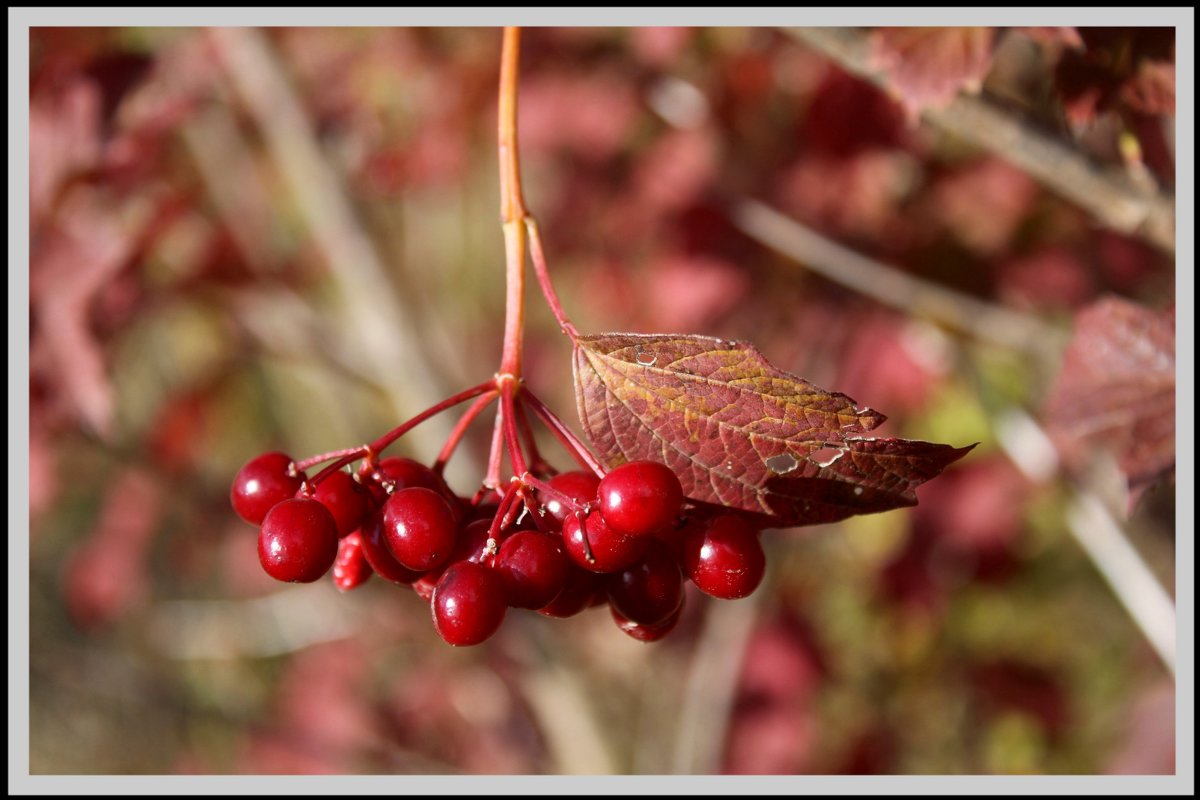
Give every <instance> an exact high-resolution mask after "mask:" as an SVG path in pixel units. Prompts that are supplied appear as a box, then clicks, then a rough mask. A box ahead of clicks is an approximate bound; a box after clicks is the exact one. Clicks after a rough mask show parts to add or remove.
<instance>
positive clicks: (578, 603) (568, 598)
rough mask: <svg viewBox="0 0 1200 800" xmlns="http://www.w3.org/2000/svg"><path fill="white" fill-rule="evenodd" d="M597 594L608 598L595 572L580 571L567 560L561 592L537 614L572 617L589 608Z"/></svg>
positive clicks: (601, 580) (602, 581)
mask: <svg viewBox="0 0 1200 800" xmlns="http://www.w3.org/2000/svg"><path fill="white" fill-rule="evenodd" d="M597 594H599V595H600V597H601V598H603V599H607V598H608V594H607V593H606V592H605V591H604V580H603V578H602V577H601V576H600V575H598V574H596V573H595V572H589V571H588V570H585V569H580V568H579V567H577V566H575V564H574V563H571V562H570V561H569V560H568V563H567V574H566V578H565V579H564V580H563V589H562V591H561V592H559V593H558V597H555V598H554V600H552V601H551V602H549V603H547V604H546V605H545V606H543V607H542V608H539V609H538V613H539V614H541V615H543V616H546V617H555V618H558V619H565V618H566V617H573V616H575V615H576V614H578V613H579V612H581V611H583V610H584V609H585V608H590V607H591V606H592V599H593V598H594V597H595V596H596V595H597Z"/></svg>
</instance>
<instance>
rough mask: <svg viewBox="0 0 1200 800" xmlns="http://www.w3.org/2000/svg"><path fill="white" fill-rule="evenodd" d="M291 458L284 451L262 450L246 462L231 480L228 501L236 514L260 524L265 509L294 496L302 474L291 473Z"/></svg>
mask: <svg viewBox="0 0 1200 800" xmlns="http://www.w3.org/2000/svg"><path fill="white" fill-rule="evenodd" d="M291 467H292V458H291V456H288V455H286V454H284V453H278V452H274V453H263V454H262V455H260V456H258V457H256V458H253V459H251V460H250V461H248V462H246V464H245V466H243V467H242V468H241V469H240V470H238V473H237V475H236V476H235V477H234V479H233V486H232V487H231V488H230V491H229V500H230V502H231V503H232V504H233V510H234V511H236V512H237V514H238V516H239V517H241V518H242V519H244V520H246V522H249V523H250V524H251V525H261V524H262V521H263V520H264V519H266V517H267V512H268V511H270V510H271V509H272V508H274V507H275V506H276V505H277V504H278V503H282V502H283V501H284V500H287V499H289V498H291V497H293V496H295V494H296V491H297V490H298V489H299V488H300V484H301V483H303V482H304V474H303V473H301V472H296V473H294V474H293V473H292V470H291Z"/></svg>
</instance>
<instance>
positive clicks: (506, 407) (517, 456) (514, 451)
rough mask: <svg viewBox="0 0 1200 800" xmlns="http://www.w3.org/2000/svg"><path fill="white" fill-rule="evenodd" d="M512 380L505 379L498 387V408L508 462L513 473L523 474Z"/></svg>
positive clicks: (523, 458)
mask: <svg viewBox="0 0 1200 800" xmlns="http://www.w3.org/2000/svg"><path fill="white" fill-rule="evenodd" d="M513 393H514V388H513V382H512V381H505V382H504V385H503V386H502V387H501V388H500V409H501V414H502V416H503V417H504V439H505V444H507V445H508V458H509V463H511V464H512V468H513V474H514V475H524V474H525V473H526V472H528V471H529V470H528V468H527V467H526V466H525V455H524V453H522V452H521V439H520V436H519V435H518V434H517V410H516V407H515V406H516V403H514V402H513Z"/></svg>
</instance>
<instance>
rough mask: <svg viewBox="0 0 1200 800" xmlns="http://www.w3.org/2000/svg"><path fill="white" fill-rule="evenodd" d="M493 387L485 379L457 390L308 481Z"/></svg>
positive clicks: (381, 447)
mask: <svg viewBox="0 0 1200 800" xmlns="http://www.w3.org/2000/svg"><path fill="white" fill-rule="evenodd" d="M495 388H496V381H495V380H494V379H492V380H486V381H484V382H483V383H481V384H479V385H478V386H472V387H471V388H470V389H464V390H463V391H461V392H459V393H458V394H456V395H453V396H451V397H447V398H446V399H445V400H443V401H442V402H440V403H438V404H436V405H433V406H430V407H429V408H427V409H425V410H424V411H422V412H421V413H420V414H417V415H416V416H415V417H413V418H412V419H410V420H408V421H407V422H405V423H404V424H403V425H400V426H399V427H396V428H393V429H392V430H390V431H388V432H387V433H385V434H384V435H383V436H380V437H379V438H378V439H376V440H375V441H373V442H371V443H370V444H369V445H365V446H363V447H355V448H352V449H350V450H348V451H346V455H344V456H341V457H340V458H338V459H337V460H336V461H334V462H333V463H332V464H330V465H329V466H327V467H325V469H323V470H321V471H320V472H318V473H317V475H316V477H314V478H313V479H312V480H311V481H310V483H312V485H313V486H316V485H317V484H318V483H320V482H321V481H323V480H325V478H326V477H328V476H329V475H332V474H333V473H334V472H336V471H338V470H339V469H341V468H342V467H344V466H346V465H347V464H349V463H351V462H353V461H355V460H356V459H359V458H362V457H363V456H368V455H371V454H373V453H375V454H377V453H380V452H381V451H383V450H385V449H386V448H387V446H388V445H390V444H391V443H392V442H394V441H396V440H397V439H399V438H400V437H401V436H403V435H404V434H406V433H408V432H409V431H410V430H412V429H413V428H415V427H417V426H418V425H420V424H421V423H422V422H424V421H425V420H427V419H429V418H430V417H433V416H437V415H438V414H440V413H442V412H443V411H445V410H446V409H448V408H453V407H454V406H456V405H458V404H459V403H463V402H466V401H467V400H470V399H471V398H472V397H476V396H478V395H481V394H483V393H484V392H487V391H489V390H495Z"/></svg>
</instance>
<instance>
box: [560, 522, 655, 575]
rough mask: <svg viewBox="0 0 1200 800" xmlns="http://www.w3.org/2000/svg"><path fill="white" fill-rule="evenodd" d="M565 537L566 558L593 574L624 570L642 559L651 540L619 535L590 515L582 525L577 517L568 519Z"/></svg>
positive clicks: (564, 523)
mask: <svg viewBox="0 0 1200 800" xmlns="http://www.w3.org/2000/svg"><path fill="white" fill-rule="evenodd" d="M585 534H586V536H585ZM562 538H563V549H564V550H566V552H567V556H568V557H569V558H570V559H571V560H572V561H574V562H575V563H576V564H577V565H578V566H580V567H583V568H584V569H586V570H588V571H590V572H618V571H620V570H623V569H625V568H626V567H628V566H630V565H632V564H633V563H634V562H635V561H637V560H638V559H639V558H641V557H642V554H643V553H644V552H646V547H647V546H648V545H649V543H650V541H651V540H650V539H648V538H646V537H640V536H626V535H624V534H620V533H617V532H616V531H614V530H613V529H612V528H610V527H608V525H607V524H605V521H604V519H603V518H602V517H601V516H600V514H589V515H588V517H587V521H586V522H585V523H584V524H583V525H580V524H579V517H578V516H577V515H575V514H572V515H571V516H569V517H567V519H566V521H565V522H563V529H562Z"/></svg>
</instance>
